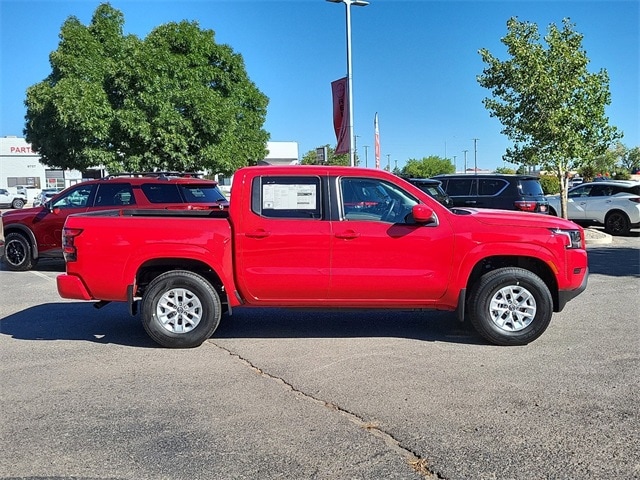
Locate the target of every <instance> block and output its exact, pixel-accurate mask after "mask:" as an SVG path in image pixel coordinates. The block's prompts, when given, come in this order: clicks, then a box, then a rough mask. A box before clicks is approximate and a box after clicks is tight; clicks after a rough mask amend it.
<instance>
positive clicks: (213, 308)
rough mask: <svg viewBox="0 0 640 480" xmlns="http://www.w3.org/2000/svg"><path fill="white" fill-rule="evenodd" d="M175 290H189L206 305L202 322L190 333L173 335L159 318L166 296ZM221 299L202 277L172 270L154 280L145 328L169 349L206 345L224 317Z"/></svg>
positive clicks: (145, 306) (147, 297) (144, 315)
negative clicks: (158, 306)
mask: <svg viewBox="0 0 640 480" xmlns="http://www.w3.org/2000/svg"><path fill="white" fill-rule="evenodd" d="M175 288H186V289H188V290H190V291H191V292H192V293H194V294H195V295H196V296H197V297H198V300H199V301H200V303H201V304H202V309H203V312H202V318H201V320H200V323H198V325H197V326H196V327H195V328H194V329H193V330H192V331H190V332H186V333H172V332H170V331H168V330H167V329H165V328H164V327H163V326H162V324H161V323H160V321H159V320H158V318H157V315H156V306H157V304H158V301H159V300H160V298H162V296H163V295H164V294H165V293H166V292H167V291H168V290H172V289H175ZM220 312H221V306H220V298H219V296H218V294H217V292H216V291H215V289H214V288H213V287H212V286H211V284H209V282H207V280H205V279H204V278H203V277H201V276H200V275H197V274H195V273H192V272H187V271H172V272H167V273H164V274H162V275H159V276H158V277H157V278H156V279H154V280H153V281H152V282H151V283H150V284H149V286H148V287H147V290H146V291H145V293H144V296H143V298H142V308H141V317H142V324H143V326H144V329H145V330H146V332H147V333H148V334H149V336H150V337H151V338H152V339H153V340H154V341H155V342H157V343H158V344H160V345H162V346H163V347H168V348H193V347H198V346H200V345H202V343H203V342H204V341H205V340H207V339H208V338H209V337H211V335H212V334H213V332H214V331H215V330H216V328H218V325H219V323H220V315H221V313H220Z"/></svg>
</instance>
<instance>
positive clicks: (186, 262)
mask: <svg viewBox="0 0 640 480" xmlns="http://www.w3.org/2000/svg"><path fill="white" fill-rule="evenodd" d="M172 270H186V271H189V272H192V273H196V274H198V275H200V276H201V277H203V278H204V279H205V280H207V281H208V282H209V283H210V284H211V286H212V287H213V288H214V290H215V291H216V292H217V293H218V296H219V297H220V302H221V303H222V307H223V311H226V310H228V308H229V301H228V298H227V289H226V288H225V284H224V282H223V280H222V278H221V277H220V275H219V274H218V273H217V272H216V271H215V270H214V269H213V268H211V266H210V265H208V264H207V263H205V262H203V261H201V260H196V259H190V258H156V259H151V260H148V261H146V262H144V263H143V264H142V265H140V268H138V271H137V272H136V276H135V283H136V286H137V289H136V290H137V292H136V293H137V296H142V295H143V294H144V291H145V289H146V287H147V286H148V285H149V284H150V283H151V282H152V281H153V280H154V279H155V278H156V277H158V276H159V275H161V274H163V273H165V272H169V271H172Z"/></svg>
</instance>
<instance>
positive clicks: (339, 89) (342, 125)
mask: <svg viewBox="0 0 640 480" xmlns="http://www.w3.org/2000/svg"><path fill="white" fill-rule="evenodd" d="M348 87H349V85H348V82H347V77H344V78H341V79H339V80H336V81H334V82H331V93H332V94H333V129H334V130H335V132H336V139H337V141H338V143H337V145H336V152H335V153H336V155H340V154H343V153H349V151H350V150H349V149H350V148H351V139H350V138H349V102H348V101H347V98H348V97H347V94H348V92H347V88H348Z"/></svg>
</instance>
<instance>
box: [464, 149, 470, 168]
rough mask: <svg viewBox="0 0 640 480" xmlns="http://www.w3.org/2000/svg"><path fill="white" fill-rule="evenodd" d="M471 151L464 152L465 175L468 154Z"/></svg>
mask: <svg viewBox="0 0 640 480" xmlns="http://www.w3.org/2000/svg"><path fill="white" fill-rule="evenodd" d="M468 151H469V150H463V152H464V173H467V152H468Z"/></svg>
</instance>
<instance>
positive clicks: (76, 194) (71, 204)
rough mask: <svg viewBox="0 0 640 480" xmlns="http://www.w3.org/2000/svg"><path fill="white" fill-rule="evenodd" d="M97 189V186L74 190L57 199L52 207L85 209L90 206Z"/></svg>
mask: <svg viewBox="0 0 640 480" xmlns="http://www.w3.org/2000/svg"><path fill="white" fill-rule="evenodd" d="M95 188H96V185H95V184H91V185H80V186H78V187H76V188H74V189H73V190H70V191H69V192H67V193H65V194H64V195H63V196H61V197H59V198H56V201H55V202H54V203H53V204H52V205H51V207H52V208H84V207H87V206H89V205H91V203H90V199H91V195H92V193H93V192H94V190H95Z"/></svg>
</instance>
